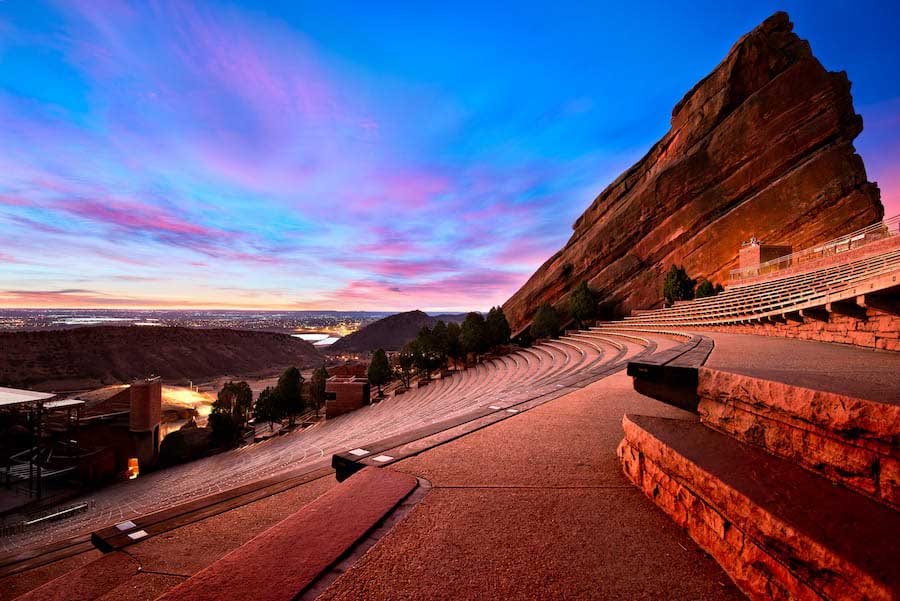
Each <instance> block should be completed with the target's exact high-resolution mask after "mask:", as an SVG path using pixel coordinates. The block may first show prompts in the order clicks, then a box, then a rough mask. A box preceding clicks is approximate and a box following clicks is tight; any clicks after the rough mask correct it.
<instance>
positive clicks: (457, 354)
mask: <svg viewBox="0 0 900 601" xmlns="http://www.w3.org/2000/svg"><path fill="white" fill-rule="evenodd" d="M447 356H448V357H450V358H451V359H453V360H454V361H458V360H459V359H461V358H462V356H463V350H462V342H460V327H459V324H458V323H454V322H450V323H449V324H447Z"/></svg>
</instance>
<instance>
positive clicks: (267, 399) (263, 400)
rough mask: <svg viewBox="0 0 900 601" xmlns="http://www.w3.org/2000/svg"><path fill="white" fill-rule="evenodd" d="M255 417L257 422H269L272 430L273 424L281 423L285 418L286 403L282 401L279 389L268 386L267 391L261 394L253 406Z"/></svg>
mask: <svg viewBox="0 0 900 601" xmlns="http://www.w3.org/2000/svg"><path fill="white" fill-rule="evenodd" d="M253 415H254V416H255V417H256V421H265V422H269V428H270V429H271V426H272V422H277V421H281V419H282V418H283V417H284V401H282V400H281V398H280V395H279V392H278V389H277V388H272V387H271V386H266V388H265V390H263V391H262V392H260V393H259V398H257V399H256V404H255V405H254V406H253Z"/></svg>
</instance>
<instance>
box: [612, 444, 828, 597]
mask: <svg viewBox="0 0 900 601" xmlns="http://www.w3.org/2000/svg"><path fill="white" fill-rule="evenodd" d="M644 442H645V441H642V440H640V438H639V436H634V435H633V436H629V433H628V431H627V430H626V436H625V439H624V440H623V441H622V442H621V444H620V445H619V449H618V455H619V459H620V460H621V462H622V468H623V471H624V473H625V476H626V477H627V478H628V479H629V480H631V482H632V483H633V484H634V485H635V486H637V487H638V488H639V489H641V491H643V493H644V494H645V495H647V496H648V497H649V498H650V499H652V500H653V502H654V503H655V504H656V505H657V506H658V507H659V508H660V509H662V510H663V511H664V512H665V513H666V515H668V516H669V517H670V518H671V519H672V520H673V521H674V522H675V523H676V524H677V525H678V526H680V527H681V528H684V529H685V531H687V533H688V535H690V537H691V538H692V539H693V540H694V542H696V543H697V544H698V545H699V546H700V548H702V549H703V550H704V551H706V552H707V553H709V554H710V555H712V557H713V558H714V559H715V560H716V561H717V562H718V563H719V565H721V566H722V568H723V569H724V570H725V571H726V572H727V573H728V575H729V576H730V577H731V579H732V580H734V583H735V584H736V585H737V586H738V588H740V589H741V590H742V591H743V592H744V593H745V594H747V595H748V596H749V597H750V598H751V599H772V600H784V601H787V600H793V599H821V598H822V597H821V596H819V595H818V594H817V593H816V592H815V591H814V590H812V589H811V588H809V587H808V586H806V584H804V582H803V581H802V580H800V578H798V577H797V576H796V575H795V574H793V573H792V572H791V571H790V570H789V569H787V568H786V567H785V566H784V565H782V564H781V563H780V562H778V561H777V560H776V559H775V558H774V557H772V556H771V555H770V554H769V553H767V552H766V551H765V550H764V549H763V548H761V547H760V546H759V545H758V544H757V543H756V541H754V540H753V538H751V537H750V536H748V535H747V533H746V532H744V531H743V530H742V529H741V528H739V527H738V526H737V525H736V524H734V523H732V522H731V521H730V520H729V519H727V518H725V517H724V516H723V515H722V513H721V512H720V511H719V510H718V509H717V508H716V507H715V506H713V505H711V504H710V503H708V502H706V501H705V500H704V499H703V498H702V497H701V496H700V495H699V494H697V493H696V492H695V491H694V490H692V489H691V488H690V487H689V486H687V485H686V484H685V483H684V482H682V481H680V480H679V479H678V478H677V477H676V476H675V475H674V474H673V473H671V472H670V471H668V470H667V469H666V467H665V465H663V464H662V463H663V462H662V461H660V459H659V458H657V457H648V456H646V455H645V454H644V453H643V452H642V449H641V446H642V444H643V443H644Z"/></svg>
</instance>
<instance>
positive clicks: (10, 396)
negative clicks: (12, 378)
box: [0, 387, 56, 407]
mask: <svg viewBox="0 0 900 601" xmlns="http://www.w3.org/2000/svg"><path fill="white" fill-rule="evenodd" d="M55 396H56V395H55V394H53V393H51V392H35V391H34V390H21V389H19V388H3V387H0V407H15V406H16V405H27V404H29V403H37V402H40V401H46V400H48V399H52V398H53V397H55Z"/></svg>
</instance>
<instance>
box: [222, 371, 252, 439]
mask: <svg viewBox="0 0 900 601" xmlns="http://www.w3.org/2000/svg"><path fill="white" fill-rule="evenodd" d="M252 408H253V391H252V390H251V389H250V385H249V384H247V383H246V382H244V381H241V382H231V381H229V382H226V383H225V384H224V385H223V386H222V388H221V390H219V394H218V395H217V396H216V401H215V402H214V403H213V411H218V413H219V414H222V415H225V414H227V415H228V416H229V417H230V418H231V419H232V421H233V422H234V424H235V425H236V427H238V428H243V427H244V424H246V423H247V420H248V419H250V410H251V409H252Z"/></svg>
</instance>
